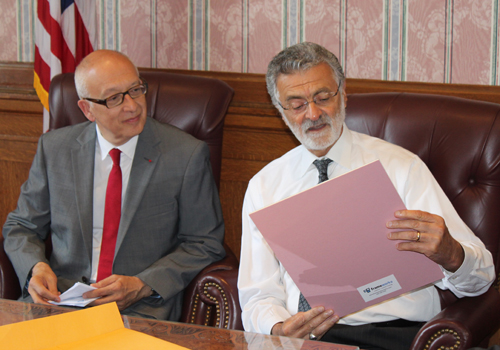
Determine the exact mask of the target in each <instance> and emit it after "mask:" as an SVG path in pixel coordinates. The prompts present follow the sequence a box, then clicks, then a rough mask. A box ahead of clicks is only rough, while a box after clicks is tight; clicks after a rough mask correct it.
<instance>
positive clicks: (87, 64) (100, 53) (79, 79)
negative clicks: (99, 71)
mask: <svg viewBox="0 0 500 350" xmlns="http://www.w3.org/2000/svg"><path fill="white" fill-rule="evenodd" d="M113 55H114V56H115V57H116V58H117V59H120V58H123V59H125V60H127V61H129V62H130V64H131V65H132V66H134V68H135V72H136V73H137V76H139V70H138V69H137V67H136V66H135V64H134V63H132V61H131V60H130V58H128V56H127V55H125V54H124V53H121V52H119V51H114V50H97V51H94V52H92V53H90V54H89V55H88V56H86V57H84V58H83V60H82V61H81V62H80V64H79V65H78V66H77V67H76V70H75V87H76V93H77V94H78V98H79V99H82V98H86V97H89V90H88V86H87V77H86V76H87V72H88V70H89V69H90V68H92V67H93V66H94V65H95V64H96V62H97V61H99V60H101V59H102V58H103V57H106V56H113Z"/></svg>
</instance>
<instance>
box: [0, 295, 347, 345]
mask: <svg viewBox="0 0 500 350" xmlns="http://www.w3.org/2000/svg"><path fill="white" fill-rule="evenodd" d="M74 310H75V309H74V308H66V307H60V306H46V305H39V304H30V303H23V302H19V301H12V300H6V299H0V326H3V325H6V324H11V323H15V322H21V321H28V320H33V319H37V318H42V317H46V316H53V315H59V314H62V313H65V312H70V311H74ZM122 318H123V322H124V324H125V327H127V328H130V329H133V330H136V331H140V332H143V333H146V334H149V335H152V336H154V337H157V338H160V339H164V340H166V341H169V342H172V343H175V344H178V345H181V346H184V347H186V348H189V349H214V350H226V349H227V350H229V349H238V350H245V349H250V350H252V349H255V350H266V349H303V350H312V349H315V350H334V349H338V350H341V349H347V348H348V347H345V346H343V345H336V344H330V343H323V342H319V341H310V340H302V339H296V338H287V337H277V336H271V335H264V334H257V333H250V332H242V331H236V330H227V329H220V328H213V327H206V326H198V325H192V324H185V323H178V322H169V321H155V320H150V319H145V318H138V317H130V316H122Z"/></svg>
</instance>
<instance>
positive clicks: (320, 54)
mask: <svg viewBox="0 0 500 350" xmlns="http://www.w3.org/2000/svg"><path fill="white" fill-rule="evenodd" d="M321 63H327V64H328V65H329V66H330V68H332V72H333V78H334V79H335V82H336V83H337V85H338V86H340V85H341V84H342V83H343V82H344V80H345V76H344V72H343V71H342V67H341V66H340V63H339V60H338V59H337V57H335V55H334V54H333V53H331V52H330V51H328V50H327V49H325V48H324V47H323V46H321V45H318V44H315V43H311V42H304V43H300V44H295V45H293V46H290V47H287V48H286V49H284V50H283V51H281V52H280V53H279V54H277V55H276V56H274V58H273V59H272V61H271V62H270V63H269V65H268V66H267V74H266V84H267V92H268V93H269V96H271V100H272V102H273V104H274V106H275V107H276V108H277V109H278V110H279V111H280V112H281V113H283V109H282V108H281V106H280V105H279V92H278V88H277V86H276V81H277V80H278V76H279V75H280V74H292V73H295V72H303V71H306V70H308V69H310V68H312V67H315V66H317V65H319V64H321ZM340 90H342V91H343V87H341V88H340Z"/></svg>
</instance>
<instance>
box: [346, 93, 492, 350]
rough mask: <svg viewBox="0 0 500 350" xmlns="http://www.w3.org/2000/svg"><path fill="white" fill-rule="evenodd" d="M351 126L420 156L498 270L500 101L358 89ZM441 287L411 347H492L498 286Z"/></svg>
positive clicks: (349, 119)
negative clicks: (475, 293) (465, 291)
mask: <svg viewBox="0 0 500 350" xmlns="http://www.w3.org/2000/svg"><path fill="white" fill-rule="evenodd" d="M346 123H347V125H348V126H349V128H351V129H352V130H356V131H359V132H362V133H365V134H369V135H372V136H376V137H379V138H381V139H384V140H386V141H389V142H391V143H394V144H397V145H400V146H402V147H404V148H406V149H408V150H410V151H412V152H414V153H416V154H417V155H418V156H419V157H420V158H421V159H422V160H423V161H424V162H425V163H426V164H427V166H428V167H429V169H430V170H431V172H432V173H433V175H434V177H435V178H436V180H437V181H438V182H439V184H440V185H441V187H442V188H443V190H444V191H445V193H446V195H447V196H448V198H450V200H451V202H452V203H453V206H454V207H455V209H456V210H457V212H458V214H459V215H460V217H461V218H462V219H463V220H464V221H465V223H466V224H467V225H468V226H469V227H470V228H471V230H472V231H473V232H474V233H475V234H476V235H477V236H479V238H481V240H482V241H483V242H484V244H485V245H486V247H487V248H488V249H489V250H490V252H491V253H492V254H493V258H494V260H495V267H496V271H497V273H498V271H500V105H498V104H494V103H487V102H480V101H473V100H466V99H461V98H455V97H447V96H439V95H424V94H410V93H371V94H352V95H350V96H349V98H348V103H347V117H346ZM496 286H497V288H498V280H497V281H496ZM439 292H440V296H441V306H442V311H441V312H440V313H439V314H438V315H437V316H436V317H434V318H433V319H432V320H430V321H429V322H427V324H426V325H425V326H424V327H423V328H422V329H421V330H420V332H419V333H418V335H417V337H416V338H415V340H414V342H413V345H412V349H468V348H470V347H472V346H478V345H481V346H485V345H487V344H488V339H489V337H490V336H491V335H492V334H493V333H494V332H495V331H496V330H497V329H498V328H499V327H500V295H499V293H498V291H497V290H495V288H494V287H492V288H491V289H490V290H489V291H488V292H487V293H486V294H484V295H482V296H479V297H475V298H462V299H457V298H456V297H454V295H453V294H452V293H451V292H449V291H445V292H444V291H440V290H439Z"/></svg>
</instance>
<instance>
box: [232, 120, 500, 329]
mask: <svg viewBox="0 0 500 350" xmlns="http://www.w3.org/2000/svg"><path fill="white" fill-rule="evenodd" d="M325 157H328V158H330V159H332V160H333V161H334V163H332V164H331V165H330V166H329V167H328V178H330V179H331V178H334V177H337V176H339V175H342V174H345V173H346V172H348V171H351V170H354V169H357V168H359V167H360V166H363V165H366V164H368V163H371V162H373V161H375V160H377V159H379V160H380V162H381V163H382V165H383V166H384V169H385V170H386V172H387V174H388V175H389V177H390V179H391V181H392V183H393V184H394V186H395V187H396V190H397V192H398V193H399V195H400V197H401V198H402V200H403V202H404V203H405V205H406V207H407V208H408V209H418V210H424V211H427V212H430V213H432V214H436V215H440V216H442V217H443V218H444V219H445V221H446V224H447V226H448V229H449V231H450V233H451V235H452V236H453V237H454V238H455V239H456V240H458V241H459V242H460V243H461V244H462V247H463V248H464V252H465V260H464V262H463V264H462V266H461V267H460V268H459V269H458V270H457V271H456V272H455V273H450V272H448V271H444V270H443V272H444V274H445V278H444V279H443V280H442V281H440V282H438V283H436V285H437V286H438V287H440V288H448V289H450V290H452V291H453V292H454V293H455V294H456V295H457V296H475V295H479V294H482V293H483V292H485V291H486V290H487V289H488V288H489V286H490V285H491V283H492V282H493V280H494V278H495V271H494V265H493V259H492V257H491V254H490V252H489V251H487V250H486V248H485V247H484V244H483V243H482V242H481V241H480V240H479V239H478V238H477V237H476V236H475V235H474V234H473V233H472V232H471V230H470V229H469V228H468V227H467V226H466V225H465V223H464V222H463V221H462V220H461V219H460V217H459V216H458V214H457V213H456V211H455V209H454V208H453V206H452V204H451V202H450V201H449V200H448V197H447V196H446V195H445V193H444V192H443V191H442V189H441V188H440V186H439V185H438V183H437V182H436V180H435V179H434V177H433V176H432V174H431V173H430V171H429V170H428V169H427V167H426V166H425V164H424V163H423V162H422V161H421V160H420V158H418V157H417V156H416V155H414V154H413V153H411V152H409V151H407V150H405V149H403V148H401V147H399V146H395V145H393V144H390V143H388V142H386V141H383V140H380V139H378V138H374V137H371V136H367V135H364V134H360V133H357V132H353V131H350V130H349V129H348V128H347V126H346V125H345V124H344V126H343V132H342V134H341V136H340V138H339V139H338V141H337V142H336V143H335V145H334V146H333V147H332V148H331V149H330V151H329V152H328V154H327V155H326V156H325ZM316 159H317V157H316V156H314V155H313V154H312V153H311V152H309V151H308V150H307V149H306V148H305V147H304V146H302V145H301V146H298V147H296V148H294V149H293V150H291V151H289V152H288V153H286V154H285V155H283V156H282V157H281V158H278V159H276V160H274V161H273V162H271V163H269V164H268V165H267V166H266V167H264V168H263V169H262V170H261V171H260V172H259V173H258V174H257V175H255V176H254V177H253V178H252V179H251V180H250V182H249V185H248V189H247V192H246V194H245V200H244V203H243V215H242V221H243V232H242V240H241V257H240V269H239V276H238V290H239V296H240V304H241V307H242V321H243V326H244V328H245V330H246V331H251V332H259V333H265V334H269V333H270V332H271V329H272V327H273V326H274V325H275V324H276V323H278V322H283V321H284V320H286V319H287V318H289V317H290V316H291V315H294V314H296V313H297V312H298V301H299V295H300V291H299V289H298V288H297V286H296V285H295V283H294V282H293V280H292V278H291V277H290V275H289V274H288V273H287V272H286V270H285V268H284V267H283V266H282V265H281V263H280V262H279V261H278V260H277V259H276V257H275V255H274V253H273V251H272V250H271V248H270V247H269V245H268V244H267V242H266V241H265V240H264V238H263V237H262V234H261V233H260V232H259V230H258V229H257V227H256V226H255V224H254V223H253V221H252V220H251V219H250V217H249V214H250V213H252V212H254V211H256V210H259V209H261V208H264V207H266V206H268V205H271V204H274V203H276V202H278V201H280V200H282V199H285V198H287V197H289V196H291V195H294V194H297V193H299V192H301V191H304V190H306V189H309V188H311V187H313V186H315V185H316V184H317V183H318V171H317V169H316V167H315V166H314V164H313V162H314V160H316ZM290 215H293V213H290ZM353 244H355V238H353ZM332 268H335V267H332ZM440 310H441V305H440V300H439V295H438V293H437V291H436V290H435V288H434V286H432V285H431V286H430V287H427V288H423V289H420V290H418V291H416V292H413V293H408V294H406V295H404V296H401V297H398V298H395V299H393V300H391V301H388V302H385V303H381V304H377V305H374V306H372V307H369V308H367V309H364V310H363V311H360V312H357V313H353V314H351V315H348V316H346V317H344V318H342V319H341V320H340V321H339V323H344V324H351V325H361V324H366V323H373V322H384V321H390V320H394V319H398V318H403V319H406V320H410V321H428V320H429V319H431V318H432V317H433V316H435V315H436V314H437V313H438V312H439V311H440ZM334 311H335V310H334Z"/></svg>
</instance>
